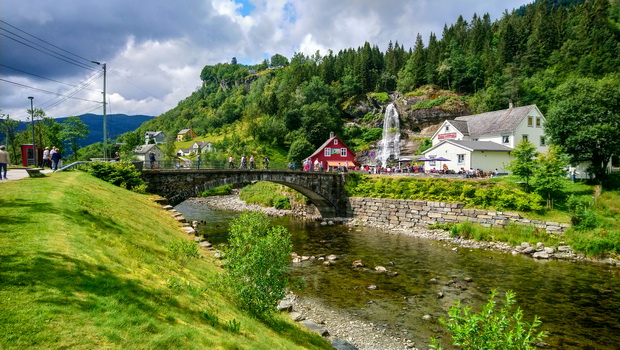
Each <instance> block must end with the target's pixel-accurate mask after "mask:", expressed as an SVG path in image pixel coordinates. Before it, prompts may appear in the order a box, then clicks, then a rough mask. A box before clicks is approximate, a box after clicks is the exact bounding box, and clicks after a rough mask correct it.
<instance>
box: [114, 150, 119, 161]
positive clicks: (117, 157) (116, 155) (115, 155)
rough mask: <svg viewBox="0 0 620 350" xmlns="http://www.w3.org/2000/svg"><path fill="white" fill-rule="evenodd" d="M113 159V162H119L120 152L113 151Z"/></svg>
mask: <svg viewBox="0 0 620 350" xmlns="http://www.w3.org/2000/svg"><path fill="white" fill-rule="evenodd" d="M114 161H115V162H120V161H121V156H120V154H118V152H114Z"/></svg>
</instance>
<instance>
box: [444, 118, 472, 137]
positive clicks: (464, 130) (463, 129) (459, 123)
mask: <svg viewBox="0 0 620 350" xmlns="http://www.w3.org/2000/svg"><path fill="white" fill-rule="evenodd" d="M448 123H450V125H452V126H454V128H455V129H456V130H458V131H459V132H460V133H461V134H463V135H465V136H468V135H469V128H468V126H467V121H465V120H456V119H455V120H449V121H448Z"/></svg>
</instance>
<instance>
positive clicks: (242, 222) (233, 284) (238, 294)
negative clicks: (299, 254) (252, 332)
mask: <svg viewBox="0 0 620 350" xmlns="http://www.w3.org/2000/svg"><path fill="white" fill-rule="evenodd" d="M229 233H230V238H229V245H228V247H227V248H226V250H225V253H226V255H225V256H226V260H225V268H226V271H227V275H226V282H227V285H228V286H229V287H230V290H231V292H232V295H233V296H234V297H235V299H236V300H237V301H238V302H239V304H240V306H241V307H243V308H245V309H247V310H249V311H250V312H252V313H254V314H255V315H257V316H266V315H268V314H269V313H271V312H273V311H275V306H276V305H277V304H278V302H279V301H280V300H281V299H282V298H283V297H284V295H285V290H286V287H287V284H288V283H287V274H288V267H289V263H290V262H289V256H290V253H291V234H290V233H289V232H288V231H287V230H286V229H285V228H283V227H281V226H276V227H269V220H268V219H267V216H266V215H265V214H262V213H248V212H246V213H243V214H241V216H239V217H238V218H237V219H235V220H233V221H232V222H231V224H230V230H229Z"/></svg>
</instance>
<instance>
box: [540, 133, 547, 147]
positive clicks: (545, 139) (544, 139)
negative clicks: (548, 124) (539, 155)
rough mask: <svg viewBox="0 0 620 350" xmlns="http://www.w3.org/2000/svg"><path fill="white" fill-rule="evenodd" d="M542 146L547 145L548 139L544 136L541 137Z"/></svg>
mask: <svg viewBox="0 0 620 350" xmlns="http://www.w3.org/2000/svg"><path fill="white" fill-rule="evenodd" d="M540 145H541V146H546V145H547V138H546V137H545V136H544V135H543V136H541V137H540Z"/></svg>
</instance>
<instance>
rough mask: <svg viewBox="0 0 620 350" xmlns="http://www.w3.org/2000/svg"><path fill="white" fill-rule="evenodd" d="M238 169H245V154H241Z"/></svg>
mask: <svg viewBox="0 0 620 350" xmlns="http://www.w3.org/2000/svg"><path fill="white" fill-rule="evenodd" d="M239 169H247V165H246V160H245V154H244V155H242V156H241V164H239Z"/></svg>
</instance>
